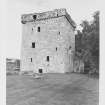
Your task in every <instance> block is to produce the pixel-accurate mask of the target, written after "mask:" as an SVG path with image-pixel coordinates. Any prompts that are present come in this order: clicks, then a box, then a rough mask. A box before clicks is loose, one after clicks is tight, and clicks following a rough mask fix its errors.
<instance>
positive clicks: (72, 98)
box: [6, 73, 99, 105]
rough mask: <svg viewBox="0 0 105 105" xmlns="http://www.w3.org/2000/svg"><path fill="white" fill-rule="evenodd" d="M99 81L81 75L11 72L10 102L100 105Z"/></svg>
mask: <svg viewBox="0 0 105 105" xmlns="http://www.w3.org/2000/svg"><path fill="white" fill-rule="evenodd" d="M98 85H99V80H98V79H92V78H88V77H86V76H85V75H80V74H73V73H72V74H44V77H43V79H35V78H33V77H31V76H23V75H10V76H9V75H8V76H7V86H6V93H7V94H6V103H7V104H6V105H98V101H99V99H98V95H99V86H98Z"/></svg>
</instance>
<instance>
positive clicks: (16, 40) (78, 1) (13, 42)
mask: <svg viewBox="0 0 105 105" xmlns="http://www.w3.org/2000/svg"><path fill="white" fill-rule="evenodd" d="M59 8H66V9H67V12H68V13H69V14H70V16H71V17H72V19H73V20H74V21H75V23H76V24H77V26H79V24H80V23H81V21H82V20H85V19H86V20H89V21H90V20H92V15H93V13H94V12H95V11H97V10H99V8H98V2H97V0H7V2H6V18H5V19H6V20H5V21H6V27H7V28H6V57H8V58H20V55H21V41H22V39H21V38H22V24H21V15H22V14H27V13H35V12H37V13H38V12H45V11H49V10H53V9H59Z"/></svg>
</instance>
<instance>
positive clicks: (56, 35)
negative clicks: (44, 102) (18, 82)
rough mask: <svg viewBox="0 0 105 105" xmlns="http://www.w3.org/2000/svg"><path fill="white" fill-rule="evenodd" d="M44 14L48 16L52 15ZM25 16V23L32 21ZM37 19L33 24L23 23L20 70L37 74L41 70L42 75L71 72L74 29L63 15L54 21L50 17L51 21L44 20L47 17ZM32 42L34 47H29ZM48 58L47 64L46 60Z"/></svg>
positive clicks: (48, 19)
mask: <svg viewBox="0 0 105 105" xmlns="http://www.w3.org/2000/svg"><path fill="white" fill-rule="evenodd" d="M59 12H60V10H59ZM45 13H46V15H48V16H49V14H50V15H51V14H52V13H53V12H52V11H51V13H50V12H48V13H47V12H45ZM54 13H55V12H54ZM64 13H65V12H64V11H63V12H61V14H64ZM40 14H41V13H40ZM40 14H39V15H40ZM42 14H43V13H42ZM31 15H32V14H31ZM39 15H38V16H39ZM54 15H55V14H54ZM54 15H53V16H54ZM59 15H60V13H59ZM26 16H27V17H28V19H26V21H27V20H31V19H29V18H30V14H29V15H26ZM38 16H37V18H40V20H39V19H36V21H27V22H26V24H22V49H21V70H22V71H34V72H36V73H38V72H39V69H42V72H43V73H48V72H59V73H64V72H71V71H73V59H74V52H75V35H74V27H73V26H72V25H71V24H70V22H69V21H68V20H67V18H66V16H65V15H62V16H57V17H55V18H53V17H52V16H50V17H51V18H47V19H44V17H46V16H44V17H43V16H42V17H41V16H40V17H38ZM48 16H47V17H48ZM23 17H24V15H23ZM38 27H40V32H38ZM33 42H34V43H35V48H32V43H33ZM47 56H49V61H47Z"/></svg>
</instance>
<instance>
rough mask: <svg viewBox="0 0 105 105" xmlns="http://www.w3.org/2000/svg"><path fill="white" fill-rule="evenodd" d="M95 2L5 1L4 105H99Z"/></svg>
mask: <svg viewBox="0 0 105 105" xmlns="http://www.w3.org/2000/svg"><path fill="white" fill-rule="evenodd" d="M98 6H99V4H98V1H97V0H6V17H5V23H6V27H7V28H6V30H5V32H6V58H5V65H6V71H5V75H6V97H5V98H6V99H5V100H6V105H99V79H100V63H99V62H100V60H99V59H100V50H99V49H100V40H99V39H100V9H99V8H98Z"/></svg>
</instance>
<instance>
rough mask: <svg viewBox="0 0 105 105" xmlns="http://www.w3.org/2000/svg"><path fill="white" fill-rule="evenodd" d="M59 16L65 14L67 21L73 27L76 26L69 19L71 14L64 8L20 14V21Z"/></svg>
mask: <svg viewBox="0 0 105 105" xmlns="http://www.w3.org/2000/svg"><path fill="white" fill-rule="evenodd" d="M61 16H65V17H66V18H67V20H68V21H69V23H70V24H71V25H72V26H73V28H76V24H75V22H74V21H73V20H72V19H71V16H70V15H69V14H68V13H67V11H66V9H55V10H53V11H47V12H42V13H31V14H23V15H22V16H21V22H22V23H23V24H25V23H26V22H35V21H39V20H44V19H49V18H57V17H61Z"/></svg>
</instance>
